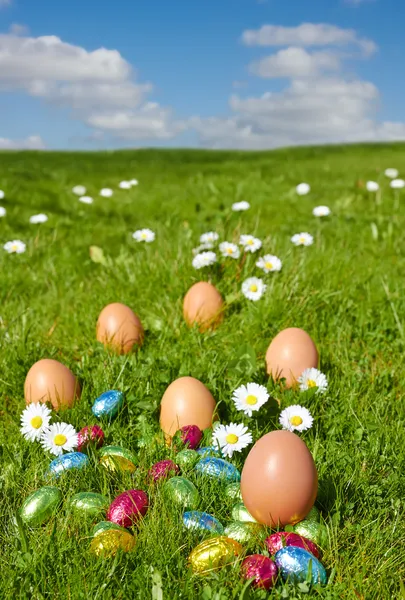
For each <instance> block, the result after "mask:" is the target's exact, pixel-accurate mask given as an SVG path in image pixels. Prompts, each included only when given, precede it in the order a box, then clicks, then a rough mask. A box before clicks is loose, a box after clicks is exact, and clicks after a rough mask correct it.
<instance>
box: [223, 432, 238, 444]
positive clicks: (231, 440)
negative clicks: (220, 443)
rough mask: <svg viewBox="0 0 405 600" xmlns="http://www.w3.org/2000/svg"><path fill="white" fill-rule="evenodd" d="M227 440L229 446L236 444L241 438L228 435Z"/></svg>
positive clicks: (232, 434) (231, 434)
mask: <svg viewBox="0 0 405 600" xmlns="http://www.w3.org/2000/svg"><path fill="white" fill-rule="evenodd" d="M225 439H226V443H227V444H236V442H237V441H238V439H239V438H238V436H237V435H235V434H234V433H228V435H227V436H226V438H225Z"/></svg>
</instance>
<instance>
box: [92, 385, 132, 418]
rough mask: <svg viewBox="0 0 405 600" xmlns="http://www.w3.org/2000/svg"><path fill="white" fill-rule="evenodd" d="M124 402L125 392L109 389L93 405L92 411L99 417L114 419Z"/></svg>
mask: <svg viewBox="0 0 405 600" xmlns="http://www.w3.org/2000/svg"><path fill="white" fill-rule="evenodd" d="M123 404H124V394H123V393H122V392H120V391H119V390H109V391H108V392H104V393H103V394H101V396H99V397H98V398H97V399H96V400H95V401H94V404H93V406H92V409H91V410H92V413H93V415H95V416H96V417H97V418H99V419H100V418H102V417H107V418H108V419H112V418H114V417H115V416H117V414H118V412H119V411H120V410H121V408H122V405H123Z"/></svg>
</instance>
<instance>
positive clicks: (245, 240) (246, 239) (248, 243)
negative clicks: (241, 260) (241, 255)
mask: <svg viewBox="0 0 405 600" xmlns="http://www.w3.org/2000/svg"><path fill="white" fill-rule="evenodd" d="M239 245H240V246H243V249H244V251H245V252H252V253H253V252H256V251H257V250H260V248H261V247H262V242H261V240H259V238H256V237H254V236H253V235H241V236H240V239H239Z"/></svg>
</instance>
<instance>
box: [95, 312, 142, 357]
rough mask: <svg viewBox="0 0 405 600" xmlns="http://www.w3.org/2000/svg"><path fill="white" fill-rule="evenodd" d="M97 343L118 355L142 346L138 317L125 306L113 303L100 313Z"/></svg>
mask: <svg viewBox="0 0 405 600" xmlns="http://www.w3.org/2000/svg"><path fill="white" fill-rule="evenodd" d="M96 337H97V340H98V341H99V342H101V343H102V344H104V346H108V347H110V348H112V349H113V350H114V351H115V352H117V353H118V354H128V352H130V351H131V350H132V349H133V348H136V347H138V346H142V343H143V338H144V329H143V327H142V323H141V321H140V319H139V317H138V316H137V315H136V314H135V313H134V312H133V311H132V310H131V309H130V308H129V307H128V306H125V304H120V303H119V302H114V303H113V304H108V306H106V307H105V308H103V310H102V311H101V313H100V315H99V317H98V321H97V327H96Z"/></svg>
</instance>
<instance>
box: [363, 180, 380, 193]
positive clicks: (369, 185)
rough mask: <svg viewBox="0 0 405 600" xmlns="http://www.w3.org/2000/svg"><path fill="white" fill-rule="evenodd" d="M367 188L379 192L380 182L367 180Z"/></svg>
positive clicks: (369, 190)
mask: <svg viewBox="0 0 405 600" xmlns="http://www.w3.org/2000/svg"><path fill="white" fill-rule="evenodd" d="M366 189H367V191H368V192H378V190H379V189H380V186H379V185H378V183H377V182H376V181H367V182H366Z"/></svg>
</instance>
